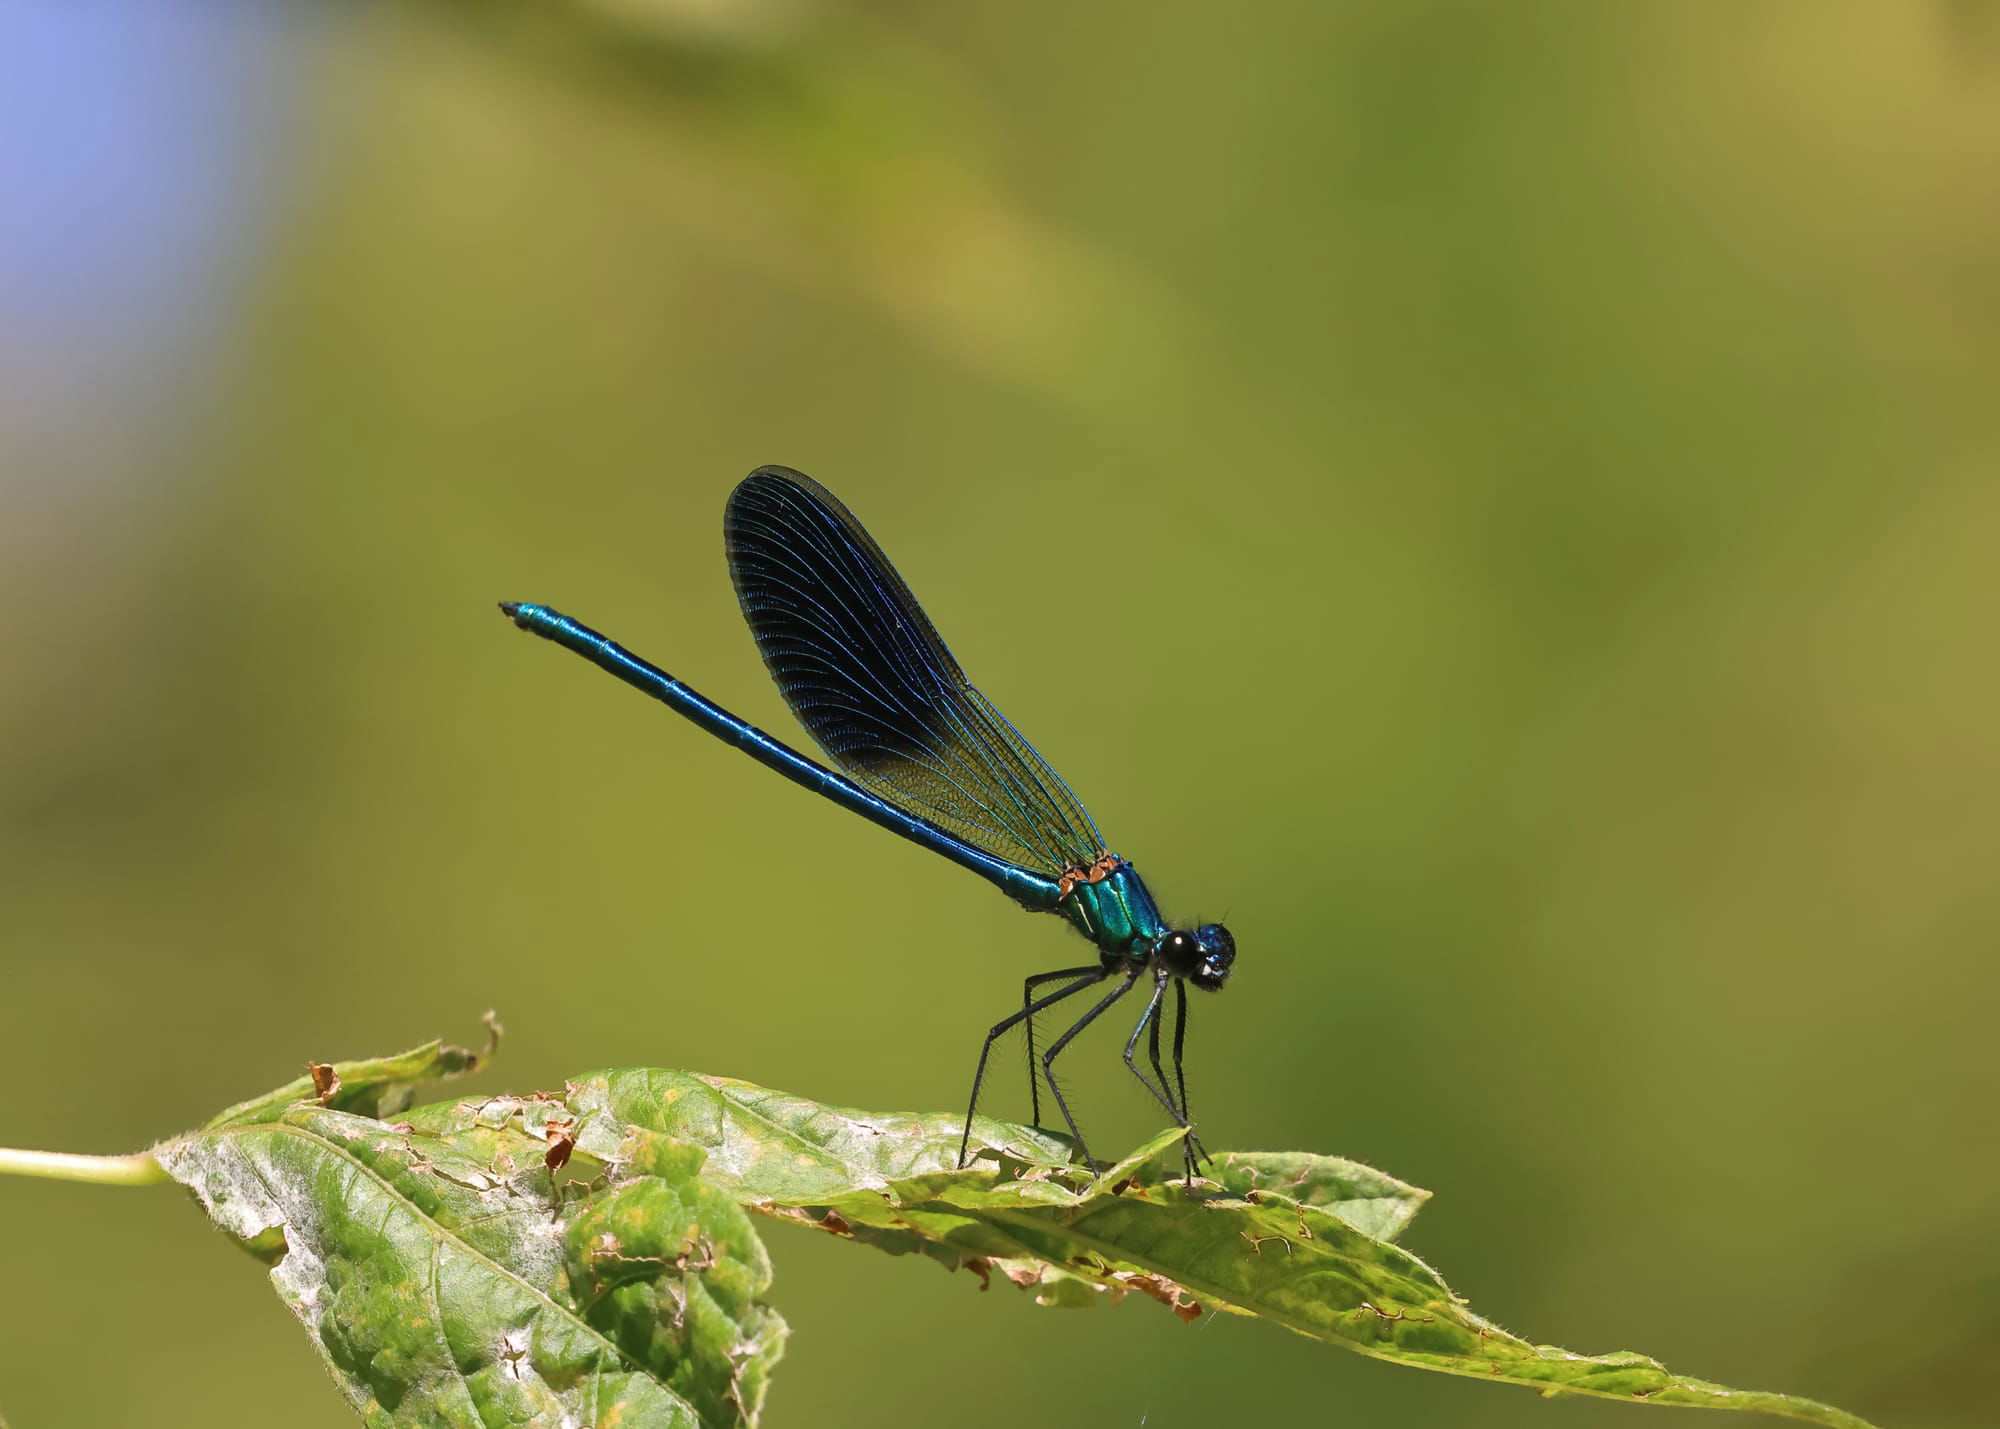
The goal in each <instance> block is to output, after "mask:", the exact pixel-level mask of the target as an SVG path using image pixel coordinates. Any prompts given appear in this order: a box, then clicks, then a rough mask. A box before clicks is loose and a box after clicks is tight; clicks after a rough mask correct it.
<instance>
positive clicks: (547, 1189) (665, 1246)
mask: <svg viewBox="0 0 2000 1429" xmlns="http://www.w3.org/2000/svg"><path fill="white" fill-rule="evenodd" d="M435 1052H436V1049H423V1050H422V1051H421V1052H420V1053H418V1054H412V1057H413V1059H414V1061H413V1062H411V1063H408V1064H399V1065H401V1067H402V1069H403V1070H407V1069H408V1067H409V1066H413V1065H415V1064H416V1063H418V1062H422V1061H424V1060H425V1059H426V1058H427V1057H429V1058H432V1060H433V1061H434V1060H435V1057H434V1054H435ZM395 1060H397V1059H392V1061H395ZM352 1065H353V1064H347V1065H343V1066H342V1068H341V1076H342V1080H343V1081H344V1082H345V1083H346V1084H347V1085H348V1087H350V1088H351V1087H353V1086H354V1084H355V1080H356V1079H355V1076H354V1073H353V1071H352ZM360 1065H363V1066H383V1065H386V1064H360ZM277 1100H278V1099H277V1098H276V1097H273V1098H266V1099H265V1100H264V1102H263V1103H261V1104H259V1105H262V1106H263V1110H262V1111H260V1112H256V1113H250V1112H247V1111H245V1110H244V1109H239V1110H238V1112H237V1113H236V1114H234V1115H233V1116H232V1117H231V1118H230V1119H228V1120H226V1121H224V1122H222V1123H221V1124H219V1125H217V1126H215V1127H213V1128H211V1129H208V1130H204V1131H201V1132H197V1133H195V1134H193V1135H191V1136H188V1137H185V1138H183V1139H181V1140H179V1141H175V1142H170V1143H168V1144H166V1145H164V1146H161V1147H159V1148H157V1149H156V1151H155V1153H154V1154H155V1156H156V1157H157V1159H158V1160H159V1162H160V1164H161V1165H162V1166H164V1167H165V1168H166V1170H167V1171H168V1172H169V1173H170V1174H171V1175H172V1176H173V1177H174V1178H175V1179H176V1180H178V1181H181V1182H182V1183H183V1184H185V1185H186V1186H187V1187H188V1188H189V1189H190V1190H191V1191H193V1192H194V1194H195V1196H196V1197H197V1198H198V1199H199V1200H200V1201H201V1203H202V1204H203V1205H204V1206H205V1207H206V1208H207V1209H208V1212H209V1214H210V1215H211V1216H212V1217H213V1218H214V1219H215V1221H216V1223H217V1224H218V1225H219V1226H221V1227H222V1229H224V1230H225V1231H227V1232H229V1233H230V1234H231V1235H233V1236H235V1237H237V1239H238V1240H239V1241H240V1242H241V1243H242V1244H243V1245H244V1246H245V1247H246V1248H247V1249H250V1250H251V1251H252V1252H253V1253H255V1254H257V1255H258V1256H259V1258H260V1259H262V1260H264V1261H265V1262H266V1263H268V1264H270V1265H271V1280H272V1283H273V1284H274V1285H275V1286H276V1288H277V1291H278V1294H279V1296H280V1298H281V1299H283V1300H284V1302H285V1303H286V1305H287V1306H288V1307H289V1308H290V1309H291V1310H292V1312H293V1313H294V1314H295V1315H297V1316H298V1318H299V1320H300V1321H301V1322H302V1323H303V1324H304V1325H305V1327H306V1331H307V1333H308V1334H309V1335H310V1336H311V1337H312V1339H313V1342H314V1345H315V1347H316V1348H317V1349H318V1350H319V1352H320V1354H321V1357H322V1358H323V1359H324V1360H325V1362H326V1365H327V1368H328V1369H329V1370H330V1371H331V1372H332V1374H333V1376H334V1379H335V1380H336V1382H337V1383H338V1384H339V1385H340V1387H341V1390H342V1391H343V1393H345V1395H346V1396H347V1398H348V1400H349V1402H350V1403H352V1404H353V1405H354V1407H355V1408H356V1410H357V1411H359V1412H360V1413H361V1415H362V1417H363V1418H364V1419H365V1420H366V1421H367V1422H368V1423H370V1424H372V1425H465V1426H468V1429H470V1426H486V1425H492V1424H549V1425H557V1424H571V1425H611V1424H617V1425H620V1426H626V1429H697V1426H701V1427H702V1429H714V1427H715V1426H735V1425H753V1424H755V1423H756V1421H757V1415H758V1412H759V1410H760V1408H761V1406H762V1403H763V1398H764V1388H765V1383H766V1378H767V1375H768V1372H769V1369H770V1366H771V1365H772V1364H773V1363H774V1362H775V1361H776V1359H777V1357H778V1353H779V1350H780V1347H781V1345H782V1343H783V1339H784V1334H785V1326H784V1322H783V1320H781V1319H780V1318H779V1317H778V1315H777V1314H776V1312H774V1311H772V1310H771V1309H769V1308H768V1307H767V1306H766V1305H765V1304H764V1303H763V1295H764V1292H765V1290H766V1289H767V1288H768V1286H769V1284H770V1265H769V1262H768V1260H767V1259H766V1257H765V1252H764V1247H763V1245H762V1243H761V1242H760V1241H759V1240H758V1238H757V1235H756V1232H755V1231H754V1230H753V1228H752V1226H751V1222H750V1219H749V1217H748V1216H747V1215H746V1214H745V1213H744V1211H743V1210H742V1208H741V1207H739V1206H738V1205H737V1204H736V1203H735V1202H734V1201H733V1200H731V1199H730V1198H729V1197H728V1196H727V1195H725V1194H723V1193H722V1192H721V1191H719V1190H717V1189H716V1188H715V1187H714V1186H712V1185H709V1184H707V1183H706V1182H705V1181H704V1180H703V1179H702V1177H701V1174H700V1172H701V1164H702V1159H703V1157H702V1152H701V1151H700V1149H699V1148H697V1147H694V1146H691V1145H688V1144H687V1143H685V1142H678V1141H673V1140H671V1139H669V1138H667V1137H665V1136H662V1135H660V1134H658V1133H655V1132H650V1131H645V1130H642V1129H637V1128H635V1129H633V1130H631V1131H630V1133H629V1134H628V1135H627V1136H625V1137H623V1138H622V1139H621V1141H620V1144H619V1146H618V1148H617V1158H616V1166H615V1169H613V1168H606V1169H604V1170H603V1171H601V1172H600V1173H599V1174H598V1175H597V1176H596V1179H595V1180H593V1181H590V1182H577V1181H575V1180H574V1179H571V1180H570V1181H568V1182H567V1183H565V1184H559V1179H558V1171H557V1169H556V1167H555V1166H553V1165H552V1164H551V1163H552V1162H553V1161H556V1160H558V1159H561V1158H559V1157H558V1155H557V1148H562V1149H563V1151H564V1152H565V1153H566V1151H567V1149H568V1148H569V1147H570V1146H571V1145H573V1143H572V1142H570V1140H569V1138H568V1133H567V1130H566V1122H567V1120H568V1119H567V1118H566V1117H564V1116H562V1115H560V1114H558V1115H551V1110H552V1106H551V1103H549V1102H547V1101H538V1100H532V1099H530V1100H521V1099H515V1098H500V1099H495V1100H490V1101H485V1102H480V1103H451V1104H448V1105H443V1106H435V1107H429V1108H426V1109H425V1110H423V1111H420V1112H416V1113H413V1114H412V1115H411V1116H410V1117H409V1119H408V1120H407V1121H405V1122H401V1123H398V1124H396V1125H394V1126H390V1125H385V1124H384V1123H383V1122H381V1121H378V1120H375V1119H372V1118H369V1117H365V1116H358V1115H355V1114H353V1113H351V1112H342V1111H334V1110H330V1109H326V1108H322V1107H320V1106H317V1105H314V1104H312V1103H310V1102H304V1101H298V1100H292V1101H290V1102H286V1103H283V1104H275V1105H274V1104H273V1103H276V1102H277ZM554 1110H555V1111H556V1112H558V1113H560V1108H554ZM575 1169H576V1168H575V1167H571V1168H570V1172H571V1176H572V1177H573V1176H574V1172H575Z"/></svg>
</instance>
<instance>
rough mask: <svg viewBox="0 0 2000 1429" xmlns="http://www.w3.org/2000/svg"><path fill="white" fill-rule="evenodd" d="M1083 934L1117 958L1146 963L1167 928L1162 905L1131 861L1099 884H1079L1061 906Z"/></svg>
mask: <svg viewBox="0 0 2000 1429" xmlns="http://www.w3.org/2000/svg"><path fill="white" fill-rule="evenodd" d="M1059 906H1060V908H1061V911H1062V913H1063V914H1064V916H1066V917H1067V918H1068V919H1069V920H1070V922H1072V923H1074V924H1075V925H1076V927H1077V930H1078V931H1079V932H1081V933H1082V934H1083V936H1084V937H1086V938H1088V939H1090V941H1091V942H1093V943H1095V944H1097V946H1098V947H1099V948H1100V949H1102V950H1103V951H1104V952H1106V953H1109V954H1112V955H1113V956H1116V957H1123V958H1131V959H1133V960H1135V961H1138V962H1144V961H1145V959H1146V956H1147V955H1148V954H1149V953H1150V952H1151V951H1152V948H1153V944H1154V943H1156V942H1158V941H1159V938H1160V935H1161V934H1163V933H1165V932H1166V931H1167V925H1166V923H1165V922H1164V921H1163V920H1162V919H1161V917H1160V909H1159V905H1158V904H1156V903H1154V902H1153V895H1152V893H1151V891H1150V890H1148V889H1147V887H1146V881H1145V880H1144V879H1142V878H1141V877H1139V875H1138V873H1137V871H1135V870H1134V869H1133V867H1132V865H1131V864H1129V863H1127V864H1121V865H1120V866H1119V868H1118V870H1117V871H1116V872H1114V873H1111V874H1109V875H1107V876H1106V877H1105V878H1103V879H1102V880H1100V881H1099V882H1096V883H1079V884H1077V885H1076V887H1074V888H1072V889H1071V890H1070V892H1069V896H1068V897H1067V898H1065V899H1063V901H1062V903H1061V904H1060V905H1059Z"/></svg>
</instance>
